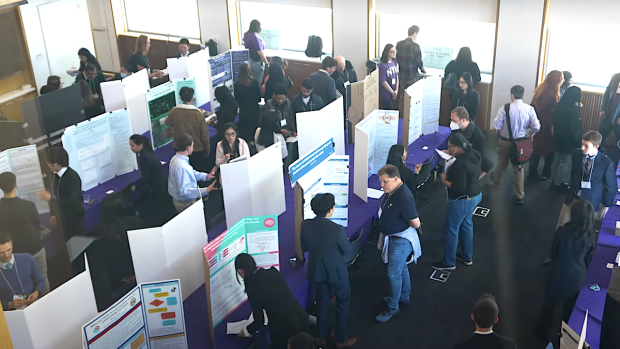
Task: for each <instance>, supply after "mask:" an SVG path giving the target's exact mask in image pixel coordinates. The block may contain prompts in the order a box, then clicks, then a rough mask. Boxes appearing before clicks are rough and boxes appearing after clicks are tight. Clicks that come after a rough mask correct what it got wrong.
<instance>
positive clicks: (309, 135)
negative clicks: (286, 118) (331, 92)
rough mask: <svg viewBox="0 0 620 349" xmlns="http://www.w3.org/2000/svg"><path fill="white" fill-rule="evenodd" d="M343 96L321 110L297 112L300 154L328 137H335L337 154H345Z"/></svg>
mask: <svg viewBox="0 0 620 349" xmlns="http://www.w3.org/2000/svg"><path fill="white" fill-rule="evenodd" d="M342 98H343V97H341V98H338V99H336V100H335V101H333V102H331V103H330V104H328V105H326V106H325V107H323V109H321V110H316V111H308V112H303V113H297V129H298V130H299V131H298V132H297V139H298V146H299V154H306V153H308V152H310V151H311V150H312V149H314V148H315V147H316V146H318V145H320V144H322V143H323V142H324V141H325V140H326V139H330V138H331V139H333V140H334V144H335V153H336V155H344V125H343V123H344V115H343V111H342Z"/></svg>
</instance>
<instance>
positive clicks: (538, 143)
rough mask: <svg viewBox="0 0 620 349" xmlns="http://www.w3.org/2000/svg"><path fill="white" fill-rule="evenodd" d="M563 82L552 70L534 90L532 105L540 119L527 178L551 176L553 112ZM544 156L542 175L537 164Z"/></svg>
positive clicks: (536, 178) (561, 77)
mask: <svg viewBox="0 0 620 349" xmlns="http://www.w3.org/2000/svg"><path fill="white" fill-rule="evenodd" d="M563 82H564V77H563V76H562V72H561V71H559V70H554V71H552V72H550V73H549V74H547V76H546V77H545V80H544V81H543V82H542V84H540V85H538V87H537V88H536V90H534V97H533V98H532V107H534V110H535V111H536V115H537V116H538V120H540V132H538V134H537V135H536V137H534V153H533V154H532V160H531V161H530V175H529V176H528V179H532V180H545V179H547V178H549V177H551V165H552V164H553V156H554V153H555V146H554V144H553V130H552V128H553V112H554V111H555V108H556V107H557V106H558V102H559V101H560V86H561V85H562V83H563ZM543 156H544V157H545V167H544V169H543V172H542V176H541V175H540V174H539V173H538V164H539V162H540V158H541V157H543Z"/></svg>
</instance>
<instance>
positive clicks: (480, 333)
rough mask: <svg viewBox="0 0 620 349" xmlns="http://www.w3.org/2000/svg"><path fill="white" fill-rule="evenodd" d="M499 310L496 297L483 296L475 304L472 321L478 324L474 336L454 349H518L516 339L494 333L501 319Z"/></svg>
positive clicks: (456, 345)
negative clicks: (494, 328)
mask: <svg viewBox="0 0 620 349" xmlns="http://www.w3.org/2000/svg"><path fill="white" fill-rule="evenodd" d="M497 315H499V308H498V306H497V303H496V302H495V297H493V296H492V295H490V294H483V295H482V296H480V298H478V300H477V301H476V304H474V311H473V312H472V313H471V319H472V320H474V322H475V324H476V331H475V332H474V334H473V335H472V336H471V337H469V338H468V339H466V340H464V341H463V342H460V343H457V344H455V345H454V349H517V345H516V344H515V341H514V339H512V338H510V337H503V336H500V335H498V334H497V333H496V332H494V331H493V325H495V324H496V323H497V322H498V321H499V318H498V317H497Z"/></svg>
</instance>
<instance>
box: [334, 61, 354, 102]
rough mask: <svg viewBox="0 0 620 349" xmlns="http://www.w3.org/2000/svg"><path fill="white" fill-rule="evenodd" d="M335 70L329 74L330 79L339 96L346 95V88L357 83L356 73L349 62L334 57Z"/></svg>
mask: <svg viewBox="0 0 620 349" xmlns="http://www.w3.org/2000/svg"><path fill="white" fill-rule="evenodd" d="M334 60H335V61H336V70H335V71H334V72H333V73H332V74H331V77H332V79H334V82H335V83H336V90H338V92H340V94H341V95H343V96H346V95H347V86H349V85H350V84H353V83H356V82H357V73H356V72H355V69H354V68H353V65H352V64H351V62H348V61H347V60H346V59H344V56H336V58H334Z"/></svg>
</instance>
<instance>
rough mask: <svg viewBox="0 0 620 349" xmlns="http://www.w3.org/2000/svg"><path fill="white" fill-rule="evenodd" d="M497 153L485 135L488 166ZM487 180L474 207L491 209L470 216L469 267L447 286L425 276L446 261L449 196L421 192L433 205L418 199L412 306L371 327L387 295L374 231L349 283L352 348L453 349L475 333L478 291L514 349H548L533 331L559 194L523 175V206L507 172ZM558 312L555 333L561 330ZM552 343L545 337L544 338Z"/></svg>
mask: <svg viewBox="0 0 620 349" xmlns="http://www.w3.org/2000/svg"><path fill="white" fill-rule="evenodd" d="M496 149H497V135H495V134H490V135H487V147H486V155H487V156H489V157H490V158H492V159H493V161H496V160H497V156H496ZM541 162H542V161H541ZM540 165H541V167H540V170H541V171H542V165H543V164H540ZM527 169H528V168H527V166H526V170H527ZM526 175H527V172H526ZM487 177H488V175H487ZM487 177H485V178H483V184H484V185H485V186H484V189H483V198H482V202H481V203H480V205H479V206H482V207H487V208H490V209H491V211H490V213H489V215H488V216H487V217H486V218H482V217H474V259H473V261H474V264H473V266H469V267H468V266H464V265H463V264H460V263H458V262H457V269H456V270H455V271H453V272H452V273H451V275H450V277H449V278H448V280H447V281H446V282H445V283H442V282H438V281H434V280H431V279H430V276H431V274H432V272H433V269H432V268H431V266H430V264H431V263H432V262H435V261H438V260H440V259H441V258H442V256H443V246H444V221H445V211H446V191H445V189H444V186H443V184H442V183H441V181H439V180H437V181H436V182H434V183H428V184H427V186H426V187H425V188H423V190H422V191H421V193H420V195H421V196H425V197H426V198H429V199H431V202H423V201H419V202H418V211H419V214H420V218H421V221H422V222H423V231H424V235H423V237H422V239H421V243H422V257H421V258H420V259H419V260H418V264H410V265H409V271H410V274H411V282H412V294H411V301H412V303H411V305H410V306H407V307H401V312H400V314H399V315H397V316H396V317H394V318H392V320H390V321H389V322H388V323H385V324H379V323H377V322H375V316H376V315H377V314H379V313H380V312H381V311H382V310H383V309H384V308H385V305H384V304H383V302H382V297H383V296H386V295H388V292H389V283H388V278H387V264H383V263H382V262H381V260H380V251H379V250H377V248H376V246H373V245H371V244H370V242H372V243H375V242H376V241H377V235H376V234H377V233H376V232H373V234H372V235H371V236H370V238H369V240H368V241H369V243H368V244H366V245H365V247H364V250H365V253H366V259H365V263H364V264H363V265H362V267H361V268H360V269H359V270H358V271H356V272H355V273H354V274H353V278H352V280H351V289H352V302H351V311H350V318H349V335H350V336H356V337H358V339H359V340H358V344H357V345H355V348H359V349H363V348H369V349H370V348H372V349H382V348H421V349H434V348H438V349H439V348H442V349H443V348H452V347H453V345H454V344H455V343H457V342H459V341H461V340H463V339H465V338H467V337H468V336H470V335H471V334H472V333H473V331H474V330H475V325H474V322H473V321H472V320H471V318H470V314H471V311H472V307H473V304H474V302H475V301H476V300H477V299H478V297H479V296H480V295H482V294H483V293H491V294H493V295H494V296H495V297H496V300H497V303H498V305H499V309H500V313H499V323H498V324H497V325H496V326H495V328H494V329H495V331H496V332H498V333H499V334H501V335H505V336H510V337H513V338H514V339H515V341H516V343H517V346H518V347H519V348H534V349H535V348H544V347H545V344H546V343H544V344H543V342H541V341H539V340H538V339H536V337H535V335H534V333H533V327H534V325H535V323H536V320H537V318H538V314H539V311H540V308H541V307H542V302H543V298H544V292H545V287H546V278H547V275H548V273H549V270H548V269H547V268H545V267H543V266H542V261H543V260H544V259H545V258H547V257H548V254H549V248H550V246H551V241H552V238H553V234H554V231H555V225H556V223H557V219H558V215H559V212H560V209H561V206H562V201H563V198H564V194H563V193H562V192H560V191H558V190H556V189H550V181H549V180H547V181H538V182H528V181H527V178H526V186H525V203H524V204H523V205H520V206H517V205H516V204H515V199H514V195H513V192H512V171H511V169H510V167H509V169H508V170H507V171H506V176H505V177H504V179H503V182H502V185H501V187H500V188H497V189H494V188H492V187H489V186H486V184H487V183H488V178H487ZM558 315H559V314H556V324H557V325H554V327H553V328H554V329H555V328H556V327H557V329H559V326H560V325H559V316H558ZM551 332H553V331H551ZM553 339H554V335H553V333H550V334H549V340H553ZM554 342H557V340H554Z"/></svg>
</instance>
